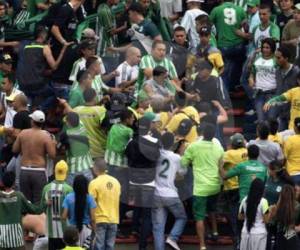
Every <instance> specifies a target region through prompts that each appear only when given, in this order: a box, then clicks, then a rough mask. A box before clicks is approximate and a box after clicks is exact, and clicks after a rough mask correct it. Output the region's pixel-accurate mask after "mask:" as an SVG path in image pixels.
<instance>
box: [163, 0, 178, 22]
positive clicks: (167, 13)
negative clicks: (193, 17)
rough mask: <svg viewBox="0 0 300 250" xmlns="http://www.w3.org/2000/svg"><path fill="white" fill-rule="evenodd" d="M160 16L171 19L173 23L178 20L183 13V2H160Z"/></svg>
mask: <svg viewBox="0 0 300 250" xmlns="http://www.w3.org/2000/svg"><path fill="white" fill-rule="evenodd" d="M159 5H160V14H161V16H162V17H164V18H167V19H169V21H170V22H171V23H174V22H175V21H176V20H178V18H179V17H180V16H179V13H180V12H182V0H160V1H159Z"/></svg>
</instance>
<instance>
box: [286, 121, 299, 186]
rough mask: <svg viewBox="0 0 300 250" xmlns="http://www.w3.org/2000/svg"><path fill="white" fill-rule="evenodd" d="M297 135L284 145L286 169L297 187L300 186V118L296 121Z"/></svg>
mask: <svg viewBox="0 0 300 250" xmlns="http://www.w3.org/2000/svg"><path fill="white" fill-rule="evenodd" d="M294 130H295V135H292V136H290V137H289V138H288V139H287V140H286V141H285V142H284V145H283V151H284V156H285V158H286V169H287V172H288V173H289V175H290V176H291V177H292V179H293V181H294V182H295V184H296V185H300V117H297V118H296V119H295V120H294Z"/></svg>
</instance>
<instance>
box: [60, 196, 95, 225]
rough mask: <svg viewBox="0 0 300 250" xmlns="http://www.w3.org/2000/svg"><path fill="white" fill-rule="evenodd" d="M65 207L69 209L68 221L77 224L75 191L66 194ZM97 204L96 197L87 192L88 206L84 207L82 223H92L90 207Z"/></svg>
mask: <svg viewBox="0 0 300 250" xmlns="http://www.w3.org/2000/svg"><path fill="white" fill-rule="evenodd" d="M62 206H63V208H66V209H68V222H69V224H71V225H74V226H76V219H75V193H74V192H72V193H70V194H68V195H67V196H66V198H65V199H64V202H63V205H62ZM96 207H97V205H96V203H95V200H94V198H93V197H92V196H91V195H89V194H87V196H86V206H85V209H84V215H83V220H82V224H85V225H89V224H91V218H90V209H92V208H96Z"/></svg>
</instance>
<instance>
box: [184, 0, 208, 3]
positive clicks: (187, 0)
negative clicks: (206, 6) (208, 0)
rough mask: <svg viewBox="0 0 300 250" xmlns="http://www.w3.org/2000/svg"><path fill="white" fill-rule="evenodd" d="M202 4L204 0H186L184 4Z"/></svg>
mask: <svg viewBox="0 0 300 250" xmlns="http://www.w3.org/2000/svg"><path fill="white" fill-rule="evenodd" d="M192 2H194V3H204V0H186V3H192Z"/></svg>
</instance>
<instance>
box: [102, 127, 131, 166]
mask: <svg viewBox="0 0 300 250" xmlns="http://www.w3.org/2000/svg"><path fill="white" fill-rule="evenodd" d="M132 135H133V130H132V129H131V128H129V127H127V126H125V125H123V124H114V125H113V126H112V127H111V129H110V131H109V133H108V137H107V143H106V151H105V161H106V162H107V163H108V164H109V165H113V166H118V167H127V158H126V157H125V155H124V151H125V148H126V145H127V143H128V141H129V140H130V138H131V137H132Z"/></svg>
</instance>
